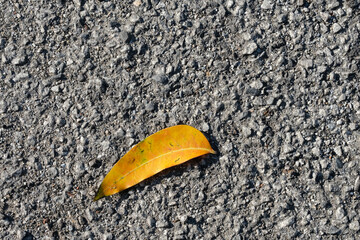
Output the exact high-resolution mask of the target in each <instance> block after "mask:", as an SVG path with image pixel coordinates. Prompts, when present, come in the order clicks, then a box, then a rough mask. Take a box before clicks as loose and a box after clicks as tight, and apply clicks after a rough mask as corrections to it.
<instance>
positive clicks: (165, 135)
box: [94, 125, 215, 201]
mask: <svg viewBox="0 0 360 240" xmlns="http://www.w3.org/2000/svg"><path fill="white" fill-rule="evenodd" d="M207 153H212V154H215V151H214V150H213V149H212V148H211V146H210V143H209V142H208V140H207V139H206V137H205V136H204V135H203V134H202V133H201V132H200V131H199V130H197V129H195V128H193V127H190V126H187V125H177V126H173V127H169V128H166V129H163V130H161V131H159V132H157V133H154V134H153V135H151V136H149V137H147V138H145V139H144V140H143V141H141V142H140V143H138V144H137V145H135V146H134V147H133V148H132V149H131V150H130V151H129V152H127V153H126V154H125V155H124V156H123V157H122V158H121V159H120V160H119V161H118V162H117V163H116V164H115V166H114V167H113V168H112V169H111V170H110V172H109V173H108V174H107V175H106V177H105V178H104V180H103V182H102V183H101V185H100V188H99V190H98V191H97V193H96V196H95V198H94V201H96V200H99V199H100V198H102V197H105V196H110V195H112V194H115V193H118V192H120V191H122V190H124V189H127V188H129V187H131V186H134V185H135V184H137V183H139V182H141V181H143V180H144V179H146V178H149V177H151V176H153V175H154V174H156V173H158V172H160V171H162V170H164V169H166V168H169V167H172V166H175V165H178V164H181V163H183V162H186V161H188V160H190V159H192V158H195V157H198V156H201V155H204V154H207Z"/></svg>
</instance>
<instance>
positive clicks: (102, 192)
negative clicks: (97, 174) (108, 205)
mask: <svg viewBox="0 0 360 240" xmlns="http://www.w3.org/2000/svg"><path fill="white" fill-rule="evenodd" d="M103 197H105V194H104V191H103V188H102V187H101V186H100V188H99V190H98V191H97V193H96V196H95V197H94V200H93V201H94V202H95V201H97V200H99V199H100V198H103Z"/></svg>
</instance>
